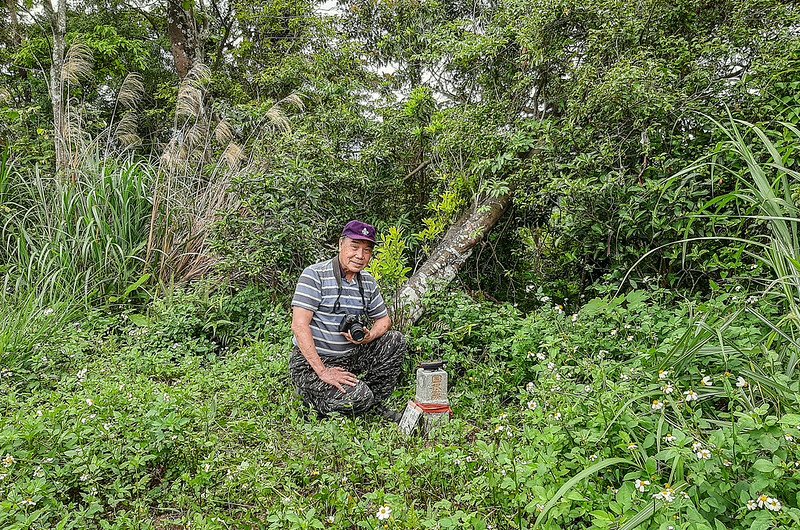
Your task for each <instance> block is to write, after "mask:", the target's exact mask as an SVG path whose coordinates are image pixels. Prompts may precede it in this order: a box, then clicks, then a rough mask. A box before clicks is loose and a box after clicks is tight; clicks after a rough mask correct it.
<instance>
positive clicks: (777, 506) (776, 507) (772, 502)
mask: <svg viewBox="0 0 800 530" xmlns="http://www.w3.org/2000/svg"><path fill="white" fill-rule="evenodd" d="M766 507H767V510H770V511H773V512H779V511H781V508H783V505H782V504H781V501H779V500H778V499H773V498H772V497H770V498H768V499H767V502H766Z"/></svg>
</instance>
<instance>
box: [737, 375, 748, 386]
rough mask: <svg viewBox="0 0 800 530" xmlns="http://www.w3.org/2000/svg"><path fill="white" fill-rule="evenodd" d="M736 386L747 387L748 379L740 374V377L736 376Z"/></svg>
mask: <svg viewBox="0 0 800 530" xmlns="http://www.w3.org/2000/svg"><path fill="white" fill-rule="evenodd" d="M736 386H738V387H739V388H747V380H745V378H744V377H742V376H741V375H740V376H739V377H737V378H736Z"/></svg>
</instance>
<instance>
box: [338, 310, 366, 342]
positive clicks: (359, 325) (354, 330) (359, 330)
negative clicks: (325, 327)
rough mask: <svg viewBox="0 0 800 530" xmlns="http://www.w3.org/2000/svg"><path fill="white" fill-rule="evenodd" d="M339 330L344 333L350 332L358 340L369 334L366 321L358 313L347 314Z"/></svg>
mask: <svg viewBox="0 0 800 530" xmlns="http://www.w3.org/2000/svg"><path fill="white" fill-rule="evenodd" d="M339 331H341V332H342V333H346V332H348V331H349V332H350V336H351V337H353V340H354V341H356V342H361V341H362V340H364V337H365V336H366V335H367V331H366V329H365V326H364V323H363V322H362V320H361V317H359V316H358V315H345V316H344V318H342V322H341V323H340V324H339Z"/></svg>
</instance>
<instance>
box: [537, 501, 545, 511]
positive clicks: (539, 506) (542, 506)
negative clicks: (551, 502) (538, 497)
mask: <svg viewBox="0 0 800 530" xmlns="http://www.w3.org/2000/svg"><path fill="white" fill-rule="evenodd" d="M536 511H537V512H543V511H544V504H540V503H537V504H536Z"/></svg>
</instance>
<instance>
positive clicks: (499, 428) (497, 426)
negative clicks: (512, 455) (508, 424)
mask: <svg viewBox="0 0 800 530" xmlns="http://www.w3.org/2000/svg"><path fill="white" fill-rule="evenodd" d="M503 429H505V426H504V425H496V426H495V428H494V432H495V434H497V433H498V432H502V431H503Z"/></svg>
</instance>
